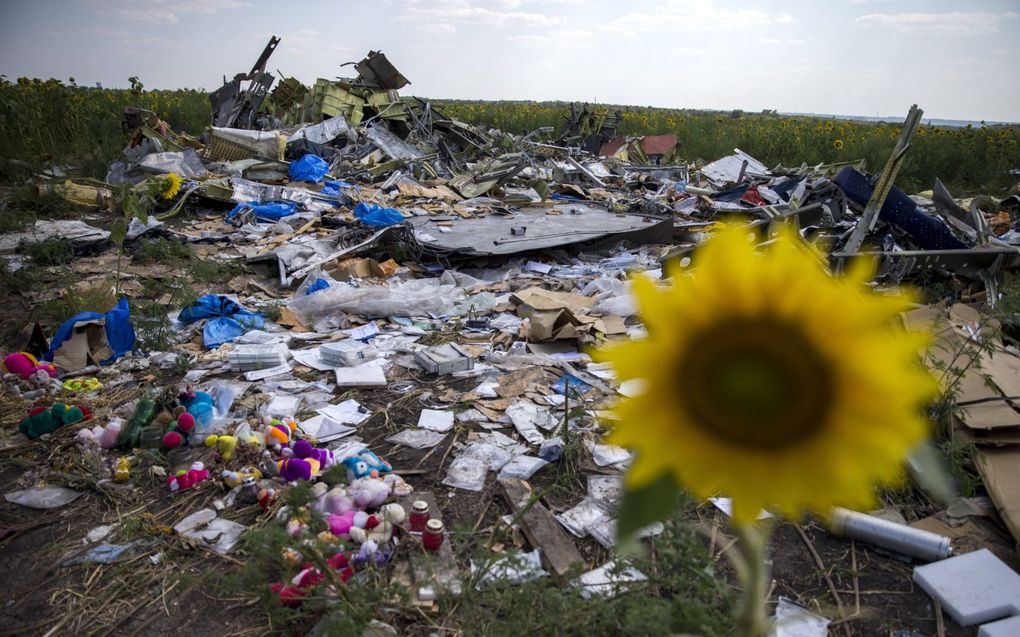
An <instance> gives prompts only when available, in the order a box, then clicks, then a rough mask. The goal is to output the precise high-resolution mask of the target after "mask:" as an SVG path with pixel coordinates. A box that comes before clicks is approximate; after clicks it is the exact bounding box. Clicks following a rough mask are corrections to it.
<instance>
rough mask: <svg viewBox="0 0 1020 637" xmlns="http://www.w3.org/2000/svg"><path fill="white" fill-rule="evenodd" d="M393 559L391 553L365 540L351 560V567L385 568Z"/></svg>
mask: <svg viewBox="0 0 1020 637" xmlns="http://www.w3.org/2000/svg"><path fill="white" fill-rule="evenodd" d="M392 557H393V551H391V550H389V549H387V548H382V549H380V548H379V545H378V544H376V543H375V542H373V541H372V540H366V541H365V543H364V544H362V545H361V548H360V549H358V552H357V554H356V555H354V557H352V558H351V564H352V565H353V566H357V567H359V568H360V567H362V566H385V565H386V564H388V563H389V561H390V558H392Z"/></svg>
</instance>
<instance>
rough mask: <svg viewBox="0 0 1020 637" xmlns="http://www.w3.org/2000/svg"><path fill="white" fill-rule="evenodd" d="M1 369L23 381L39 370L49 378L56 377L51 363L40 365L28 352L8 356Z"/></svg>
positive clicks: (55, 369)
mask: <svg viewBox="0 0 1020 637" xmlns="http://www.w3.org/2000/svg"><path fill="white" fill-rule="evenodd" d="M3 368H4V371H5V372H9V373H11V374H17V375H18V376H21V378H22V379H23V380H28V379H29V378H31V376H32V374H34V373H36V371H38V370H40V369H41V370H43V371H44V372H46V373H47V374H49V375H50V378H56V377H57V368H56V367H54V366H53V363H47V362H42V363H40V362H39V361H38V360H37V359H36V357H35V356H32V355H31V354H29V353H28V352H17V353H16V354H8V355H7V356H5V357H4V362H3Z"/></svg>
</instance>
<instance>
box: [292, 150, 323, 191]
mask: <svg viewBox="0 0 1020 637" xmlns="http://www.w3.org/2000/svg"><path fill="white" fill-rule="evenodd" d="M327 172H329V164H327V163H326V160H325V159H323V158H322V157H319V156H318V155H313V154H311V153H309V154H307V155H305V156H304V157H302V158H301V159H299V160H297V161H295V162H291V164H290V180H291V181H310V182H312V183H313V184H317V183H319V182H320V181H322V178H323V177H325V176H326V173H327Z"/></svg>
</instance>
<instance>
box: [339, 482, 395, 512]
mask: <svg viewBox="0 0 1020 637" xmlns="http://www.w3.org/2000/svg"><path fill="white" fill-rule="evenodd" d="M347 495H348V496H349V497H350V498H351V499H352V500H354V504H355V505H357V506H358V508H361V509H371V508H374V507H378V506H379V505H381V504H382V503H383V502H385V501H386V498H388V497H390V485H388V484H386V483H385V482H383V480H382V479H381V478H358V479H357V480H355V481H354V482H352V483H351V485H350V486H349V487H347Z"/></svg>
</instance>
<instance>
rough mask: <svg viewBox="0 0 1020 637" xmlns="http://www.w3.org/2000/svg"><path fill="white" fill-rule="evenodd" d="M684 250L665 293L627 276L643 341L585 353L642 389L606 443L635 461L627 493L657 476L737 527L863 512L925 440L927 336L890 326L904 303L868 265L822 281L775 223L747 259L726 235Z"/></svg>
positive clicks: (745, 248)
mask: <svg viewBox="0 0 1020 637" xmlns="http://www.w3.org/2000/svg"><path fill="white" fill-rule="evenodd" d="M696 256H697V258H696V261H695V266H696V267H695V268H694V273H693V275H690V274H683V273H679V272H674V273H673V274H674V276H673V282H672V285H671V286H670V287H668V288H667V289H660V288H659V287H657V286H656V284H655V283H653V282H652V281H650V280H649V279H647V278H645V277H640V276H639V277H637V278H635V280H634V291H635V294H636V296H637V298H638V302H639V306H640V311H641V316H642V318H643V320H644V322H645V326H646V328H647V330H648V336H647V337H646V338H644V339H641V340H634V341H629V342H626V343H621V344H615V345H610V346H608V347H606V348H605V349H603V350H601V351H599V352H597V353H596V358H598V359H600V360H605V361H608V362H610V363H612V365H613V367H614V369H615V370H616V373H617V376H618V377H619V379H620V380H629V379H640V380H641V382H640V383H639V384H640V385H641V386H642V387H643V389H642V391H641V393H640V394H639V395H636V396H633V397H630V398H625V399H623V400H622V401H621V402H620V403H618V404H617V405H616V407H615V413H616V416H617V418H618V424H617V425H616V426H615V428H614V429H613V430H612V432H611V433H610V436H609V440H610V441H611V442H613V443H615V444H618V445H621V446H624V447H627V448H630V449H631V450H633V451H634V452H635V458H634V461H633V463H632V465H631V467H630V469H629V471H628V474H627V480H626V484H627V487H628V489H641V488H642V487H646V486H648V485H651V484H652V483H655V482H657V481H658V480H659V479H660V478H662V477H663V476H664V475H665V474H671V475H672V476H673V477H674V478H675V479H676V481H677V482H678V483H680V484H683V485H685V486H686V487H687V488H688V489H690V490H691V491H692V492H693V493H694V495H696V496H698V497H701V498H705V497H709V496H713V495H718V494H722V495H726V496H730V497H732V498H733V505H734V511H733V513H734V515H733V517H734V521H735V522H737V523H742V522H750V521H753V520H754V519H755V518H756V517H757V515H758V513H759V511H760V510H761V509H762V508H767V509H770V510H772V511H773V512H776V513H781V514H785V515H786V516H788V517H797V516H799V515H801V514H802V513H803V512H805V511H807V510H810V511H820V512H827V511H828V510H829V509H830V508H831V507H832V506H847V507H851V508H854V507H866V506H867V505H868V504H869V503H871V502H872V501H873V498H874V489H873V487H874V485H875V484H876V483H888V482H892V481H895V480H896V479H897V478H899V477H900V476H901V472H902V466H903V459H904V457H905V455H906V454H907V452H908V451H909V450H910V448H911V447H913V446H914V445H916V444H917V443H918V442H919V441H920V440H922V439H923V438H924V437H925V436H926V434H927V431H928V425H927V422H926V420H925V419H924V417H923V415H922V413H921V410H920V407H921V405H922V403H923V402H924V401H925V400H927V399H928V398H929V397H931V396H932V395H933V393H934V391H935V388H936V386H935V383H934V381H933V380H932V379H931V377H930V376H929V375H928V374H927V372H925V371H924V369H923V367H922V366H921V365H920V363H919V354H920V353H921V352H922V351H923V349H924V347H925V344H926V342H927V341H928V338H927V336H926V335H924V334H921V333H916V332H907V331H905V330H903V329H902V327H899V326H898V325H895V324H894V319H895V318H896V316H897V314H898V313H899V312H901V311H902V310H904V309H906V308H908V307H909V306H910V302H909V299H908V298H906V297H905V296H903V295H884V294H878V293H875V292H872V291H870V290H868V289H866V287H865V284H866V282H867V281H868V280H869V279H870V271H869V270H868V267H863V268H862V267H855V268H852V269H851V271H850V272H848V273H847V274H846V275H845V276H843V277H841V278H835V277H833V276H831V275H830V274H829V273H828V272H827V271H826V269H825V267H824V266H823V264H822V262H821V261H820V259H819V258H818V256H817V255H816V254H814V253H812V252H811V251H810V250H809V249H808V248H807V247H806V246H805V245H804V244H803V243H802V242H801V240H800V238H799V237H798V236H797V235H796V234H795V233H794V232H792V231H790V230H784V231H783V232H781V233H780V235H779V237H778V238H777V240H776V241H775V242H773V244H772V245H771V246H770V247H769V248H768V250H767V251H765V252H764V253H757V252H756V251H755V248H754V246H753V245H752V244H751V243H750V242H749V241H748V231H747V230H746V229H743V230H742V229H740V228H737V227H733V226H730V227H726V228H724V229H723V230H721V231H720V232H719V233H717V235H716V236H715V237H714V238H712V239H710V240H709V241H708V242H707V243H706V244H705V245H704V246H702V247H701V248H700V249H699V252H698V253H697V255H696Z"/></svg>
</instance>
